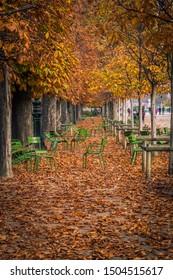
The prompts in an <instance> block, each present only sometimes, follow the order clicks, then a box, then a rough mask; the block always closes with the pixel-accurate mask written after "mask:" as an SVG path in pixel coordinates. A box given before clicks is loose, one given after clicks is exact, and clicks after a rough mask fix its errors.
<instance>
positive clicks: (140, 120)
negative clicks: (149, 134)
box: [138, 95, 142, 130]
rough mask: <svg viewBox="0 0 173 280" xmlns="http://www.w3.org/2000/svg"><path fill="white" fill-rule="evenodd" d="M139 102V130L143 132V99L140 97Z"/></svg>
mask: <svg viewBox="0 0 173 280" xmlns="http://www.w3.org/2000/svg"><path fill="white" fill-rule="evenodd" d="M138 102H139V109H138V110H139V112H138V113H139V130H142V97H141V96H140V95H139V98H138Z"/></svg>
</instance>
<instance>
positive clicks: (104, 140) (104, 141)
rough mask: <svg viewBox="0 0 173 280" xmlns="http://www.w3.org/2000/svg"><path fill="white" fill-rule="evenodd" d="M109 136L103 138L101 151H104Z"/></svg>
mask: <svg viewBox="0 0 173 280" xmlns="http://www.w3.org/2000/svg"><path fill="white" fill-rule="evenodd" d="M106 142H107V138H102V141H101V148H100V151H101V152H103V151H104V148H105V146H106Z"/></svg>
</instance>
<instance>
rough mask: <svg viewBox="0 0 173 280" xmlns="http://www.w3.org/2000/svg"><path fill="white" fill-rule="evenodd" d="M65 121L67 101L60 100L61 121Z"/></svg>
mask: <svg viewBox="0 0 173 280" xmlns="http://www.w3.org/2000/svg"><path fill="white" fill-rule="evenodd" d="M66 121H67V101H64V100H61V123H62V124H64V123H66Z"/></svg>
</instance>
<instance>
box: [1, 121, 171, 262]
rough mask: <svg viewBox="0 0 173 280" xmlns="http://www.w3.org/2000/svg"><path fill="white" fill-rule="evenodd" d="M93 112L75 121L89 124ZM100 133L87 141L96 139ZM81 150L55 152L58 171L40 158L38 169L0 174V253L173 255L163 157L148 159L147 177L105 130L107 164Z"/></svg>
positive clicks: (121, 256) (108, 256)
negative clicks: (10, 175)
mask: <svg viewBox="0 0 173 280" xmlns="http://www.w3.org/2000/svg"><path fill="white" fill-rule="evenodd" d="M99 122H100V119H99V118H95V119H94V123H93V120H90V119H89V118H87V119H86V121H83V122H81V124H80V125H83V126H85V127H88V128H90V127H91V126H93V125H97V124H98V123H99ZM101 137H102V136H101V135H100V136H94V137H90V138H89V139H88V140H87V141H88V142H91V141H100V139H101ZM83 152H84V148H80V150H75V151H69V150H62V149H61V147H60V148H59V149H58V151H57V155H56V157H57V172H56V173H55V172H53V171H51V170H50V169H49V167H47V166H46V165H45V164H42V166H40V167H39V171H38V173H37V174H34V173H27V172H25V169H24V166H21V168H20V169H19V170H15V169H14V177H13V178H7V179H5V178H0V191H1V197H0V205H1V208H0V209H1V210H0V211H1V218H0V224H1V233H0V241H1V246H0V258H1V259H16V260H17V259H75V260H76V259H85V260H87V259H88V260H90V259H91V260H92V259H108V260H111V259H146V260H147V259H156V260H157V259H172V258H173V199H172V198H173V178H172V176H171V175H168V174H167V165H168V155H167V154H166V153H162V154H161V155H160V154H159V155H158V156H157V157H156V158H155V159H154V160H153V168H152V178H151V180H150V181H147V180H146V179H145V174H144V173H142V171H141V169H142V168H141V164H142V158H141V155H139V156H138V158H137V162H136V164H134V165H130V150H129V149H128V150H127V151H126V152H125V151H124V149H123V148H122V145H121V144H120V143H116V140H115V137H114V136H108V140H107V145H106V149H105V160H106V168H105V169H102V168H101V167H100V165H99V161H98V159H97V158H94V157H88V165H87V168H86V169H84V170H83V169H82V154H83Z"/></svg>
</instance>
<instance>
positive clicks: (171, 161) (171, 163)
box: [168, 55, 173, 174]
mask: <svg viewBox="0 0 173 280" xmlns="http://www.w3.org/2000/svg"><path fill="white" fill-rule="evenodd" d="M170 80H171V123H170V132H171V133H170V147H171V148H173V55H172V57H171V77H170ZM168 173H169V174H173V151H172V152H170V154H169V167H168Z"/></svg>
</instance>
